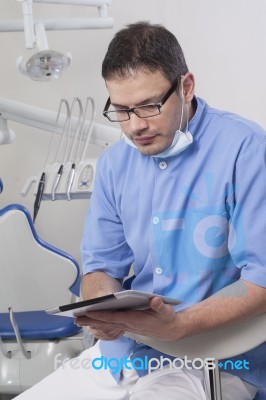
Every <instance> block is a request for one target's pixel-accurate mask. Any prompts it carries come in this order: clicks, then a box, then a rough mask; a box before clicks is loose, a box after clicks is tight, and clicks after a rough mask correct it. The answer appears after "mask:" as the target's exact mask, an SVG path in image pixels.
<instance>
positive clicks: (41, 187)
mask: <svg viewBox="0 0 266 400" xmlns="http://www.w3.org/2000/svg"><path fill="white" fill-rule="evenodd" d="M63 104H65V106H66V109H67V117H66V121H65V127H66V126H67V124H68V121H69V116H70V112H69V105H68V102H67V101H66V100H65V99H62V100H61V101H60V105H59V109H58V112H57V116H56V121H55V127H54V130H53V134H52V137H51V140H50V144H49V148H48V153H47V156H46V160H45V163H44V168H43V173H42V174H41V179H40V181H39V184H38V190H37V193H36V198H35V202H34V206H33V223H35V220H36V217H37V214H38V212H39V209H40V206H41V201H42V197H43V192H44V187H45V180H46V174H45V170H46V166H47V163H48V158H49V154H50V151H51V148H52V143H53V139H54V135H55V132H56V129H57V128H58V122H59V117H60V114H61V110H62V105H63ZM65 127H64V130H65ZM62 136H63V135H62ZM60 173H61V171H60Z"/></svg>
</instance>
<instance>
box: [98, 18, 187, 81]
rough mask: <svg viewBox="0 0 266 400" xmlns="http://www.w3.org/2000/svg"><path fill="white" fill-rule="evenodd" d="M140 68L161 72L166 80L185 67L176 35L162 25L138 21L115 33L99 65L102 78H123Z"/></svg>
mask: <svg viewBox="0 0 266 400" xmlns="http://www.w3.org/2000/svg"><path fill="white" fill-rule="evenodd" d="M140 69H147V70H149V71H150V72H155V71H160V72H161V73H162V74H163V75H164V76H165V78H166V79H168V81H169V82H173V81H174V80H175V79H176V78H177V77H178V76H181V75H185V74H186V73H187V72H188V67H187V64H186V61H185V58H184V54H183V51H182V49H181V47H180V45H179V43H178V41H177V39H176V37H175V36H174V35H173V34H172V33H171V32H169V31H168V30H167V29H166V28H164V27H163V26H161V25H151V24H150V23H149V22H137V23H135V24H131V25H128V27H127V28H125V29H122V30H120V31H119V32H117V33H116V35H115V36H114V38H113V39H112V41H111V43H110V44H109V47H108V50H107V53H106V55H105V58H104V60H103V64H102V76H103V78H104V79H105V80H110V79H113V78H116V77H117V78H125V77H128V76H130V75H132V74H135V73H136V72H138V70H140Z"/></svg>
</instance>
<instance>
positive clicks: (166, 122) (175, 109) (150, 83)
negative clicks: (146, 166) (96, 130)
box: [106, 70, 187, 156]
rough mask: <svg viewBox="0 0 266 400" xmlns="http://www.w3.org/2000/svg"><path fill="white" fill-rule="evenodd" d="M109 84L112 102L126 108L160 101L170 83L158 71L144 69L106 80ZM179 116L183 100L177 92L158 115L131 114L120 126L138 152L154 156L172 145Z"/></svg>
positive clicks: (177, 127)
mask: <svg viewBox="0 0 266 400" xmlns="http://www.w3.org/2000/svg"><path fill="white" fill-rule="evenodd" d="M106 86H107V89H108V91H109V95H110V99H111V104H112V105H114V106H115V108H117V109H121V108H123V109H124V108H131V107H136V106H140V105H145V104H150V103H157V102H159V101H161V100H162V98H163V96H164V95H165V94H166V93H167V91H168V90H169V88H170V87H171V83H170V82H169V81H168V80H167V79H166V78H165V77H164V75H162V73H161V72H159V71H156V72H148V71H144V70H142V71H139V72H137V73H136V74H135V75H132V76H129V77H123V78H112V79H110V80H107V81H106ZM184 115H185V116H186V114H184ZM186 117H187V116H186ZM180 118H181V100H180V96H179V95H178V94H177V93H176V92H174V93H173V94H172V95H171V96H170V97H169V99H168V100H167V102H166V103H165V104H164V105H163V107H162V109H161V113H160V114H159V115H156V116H153V117H149V118H139V117H138V116H137V115H135V114H134V113H130V119H129V120H128V121H124V122H120V125H121V128H122V130H123V132H124V133H125V135H126V136H127V137H128V139H130V140H131V141H132V142H133V144H134V145H135V146H137V148H138V149H139V151H140V152H141V153H142V154H144V155H147V156H151V155H156V154H159V153H161V152H162V151H164V150H166V149H167V148H168V147H169V146H171V144H172V141H173V138H174V135H175V132H176V130H177V129H179V126H180ZM183 123H184V121H183Z"/></svg>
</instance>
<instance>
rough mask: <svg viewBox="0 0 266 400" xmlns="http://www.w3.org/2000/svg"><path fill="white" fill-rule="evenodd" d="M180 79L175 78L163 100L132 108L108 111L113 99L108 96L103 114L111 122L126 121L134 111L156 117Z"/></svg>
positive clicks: (147, 116)
mask: <svg viewBox="0 0 266 400" xmlns="http://www.w3.org/2000/svg"><path fill="white" fill-rule="evenodd" d="M178 80H179V78H177V79H175V81H174V82H173V84H172V86H171V87H170V89H169V90H168V92H167V93H166V94H165V95H164V96H163V98H162V100H161V101H159V102H158V103H150V104H144V105H143V106H138V107H132V108H121V109H115V110H110V111H108V109H109V107H110V105H111V100H110V97H108V100H107V102H106V104H105V107H104V110H103V115H104V116H105V117H106V118H108V119H109V121H111V122H124V121H128V120H129V119H130V113H134V114H136V115H137V117H139V118H150V117H155V116H156V115H159V114H160V113H161V108H162V106H163V105H164V104H165V103H166V101H167V100H168V99H169V97H170V96H171V94H173V93H174V91H175V90H176V88H177V86H178Z"/></svg>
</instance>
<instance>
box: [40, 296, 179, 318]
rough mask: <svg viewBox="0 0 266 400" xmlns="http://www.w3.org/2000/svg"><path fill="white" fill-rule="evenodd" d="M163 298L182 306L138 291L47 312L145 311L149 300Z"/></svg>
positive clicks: (71, 313)
mask: <svg viewBox="0 0 266 400" xmlns="http://www.w3.org/2000/svg"><path fill="white" fill-rule="evenodd" d="M154 296H156V297H161V298H162V299H163V301H164V302H165V303H167V304H170V305H177V304H180V301H179V300H177V299H173V298H170V297H165V296H159V295H157V294H154V293H147V292H141V291H138V290H124V291H121V292H116V293H113V294H108V295H107V296H102V297H96V298H94V299H90V300H83V301H79V302H76V303H71V304H66V305H64V306H59V307H56V308H50V309H48V310H45V311H46V312H47V313H48V314H55V315H62V316H66V317H74V318H76V317H78V316H83V315H86V312H88V311H96V310H97V311H98V310H123V309H136V310H143V309H145V308H148V307H149V300H150V299H151V298H152V297H154Z"/></svg>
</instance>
